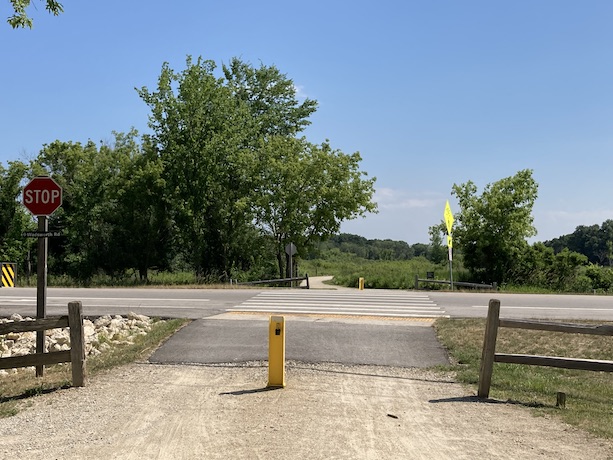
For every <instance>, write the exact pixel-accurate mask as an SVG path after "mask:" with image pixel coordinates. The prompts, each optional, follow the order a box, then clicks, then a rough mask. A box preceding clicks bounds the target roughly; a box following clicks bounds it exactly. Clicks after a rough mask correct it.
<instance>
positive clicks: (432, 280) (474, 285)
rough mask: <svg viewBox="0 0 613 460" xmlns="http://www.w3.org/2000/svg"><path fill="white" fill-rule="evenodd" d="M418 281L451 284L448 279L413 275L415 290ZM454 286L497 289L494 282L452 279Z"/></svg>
mask: <svg viewBox="0 0 613 460" xmlns="http://www.w3.org/2000/svg"><path fill="white" fill-rule="evenodd" d="M419 283H434V284H447V285H449V286H451V281H449V280H435V279H430V278H427V279H422V278H420V277H419V275H415V290H418V289H419ZM453 285H454V286H459V287H468V288H473V289H494V290H496V289H498V285H497V284H496V283H494V284H481V283H466V282H464V281H454V282H453Z"/></svg>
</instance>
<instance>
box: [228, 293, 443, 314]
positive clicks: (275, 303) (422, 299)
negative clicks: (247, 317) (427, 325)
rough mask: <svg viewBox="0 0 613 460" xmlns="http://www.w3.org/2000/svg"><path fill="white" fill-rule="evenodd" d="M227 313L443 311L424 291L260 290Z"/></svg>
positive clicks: (398, 312)
mask: <svg viewBox="0 0 613 460" xmlns="http://www.w3.org/2000/svg"><path fill="white" fill-rule="evenodd" d="M227 311H228V312H243V313H283V314H302V315H347V316H374V317H397V318H437V317H442V316H446V315H445V311H444V310H443V309H441V308H440V307H439V306H438V305H436V303H435V302H434V301H432V300H430V298H429V297H428V295H427V294H424V293H411V292H398V293H394V292H383V291H350V290H347V291H315V290H283V291H273V290H270V291H263V292H260V293H258V294H257V295H256V296H254V297H252V298H251V299H248V300H246V301H245V302H243V303H241V304H240V305H236V306H235V307H233V308H229V309H228V310H227Z"/></svg>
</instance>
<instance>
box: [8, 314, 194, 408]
mask: <svg viewBox="0 0 613 460" xmlns="http://www.w3.org/2000/svg"><path fill="white" fill-rule="evenodd" d="M187 322H188V320H185V319H172V320H168V321H156V322H154V323H153V324H152V328H151V331H150V332H148V333H147V335H142V336H137V337H135V338H134V343H133V344H129V345H121V346H113V347H112V348H111V349H109V350H107V351H105V352H104V353H102V354H100V355H98V356H95V357H91V358H88V359H87V364H86V367H87V374H86V375H87V377H93V376H95V375H96V374H98V373H100V372H102V371H105V370H108V369H111V368H113V367H116V366H121V365H123V364H127V363H131V362H134V361H138V360H143V359H146V358H147V357H148V356H149V355H150V354H151V353H152V352H153V351H154V350H155V349H156V348H158V347H159V346H160V344H161V343H163V342H164V341H165V340H166V339H167V338H168V337H170V336H171V335H172V334H174V333H175V332H176V331H177V330H178V329H180V328H181V327H183V326H184V325H185V324H187ZM71 378H72V377H71V369H70V365H69V364H64V365H61V364H60V365H53V366H46V367H45V372H44V376H43V377H40V378H37V377H35V375H34V371H33V370H28V369H19V370H18V372H17V373H15V374H9V375H8V376H5V377H0V418H2V417H11V416H13V415H15V414H17V413H18V412H19V409H20V408H21V407H22V406H23V405H24V404H25V405H27V404H28V399H30V398H32V397H33V396H37V395H40V394H44V393H50V392H53V391H58V390H61V389H63V388H68V387H70V386H71ZM86 384H87V383H86Z"/></svg>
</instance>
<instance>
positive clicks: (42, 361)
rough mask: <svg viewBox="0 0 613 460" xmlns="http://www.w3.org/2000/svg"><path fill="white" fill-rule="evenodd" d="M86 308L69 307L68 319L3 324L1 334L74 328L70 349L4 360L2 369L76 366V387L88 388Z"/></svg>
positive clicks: (80, 306) (71, 331)
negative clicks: (85, 331)
mask: <svg viewBox="0 0 613 460" xmlns="http://www.w3.org/2000/svg"><path fill="white" fill-rule="evenodd" d="M82 311H83V307H82V305H81V302H70V303H69V304H68V316H49V317H47V318H42V319H36V320H32V321H19V322H13V323H3V324H0V335H5V334H9V333H11V332H16V333H20V332H35V331H36V332H38V331H45V330H47V329H56V328H63V327H68V328H70V350H67V351H54V352H50V353H34V354H29V355H24V356H11V357H9V358H0V369H13V368H17V367H28V366H44V365H49V364H58V363H66V362H70V363H72V384H73V386H76V387H82V386H84V385H85V340H84V336H83V315H82Z"/></svg>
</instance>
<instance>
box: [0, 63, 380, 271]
mask: <svg viewBox="0 0 613 460" xmlns="http://www.w3.org/2000/svg"><path fill="white" fill-rule="evenodd" d="M220 70H221V72H218V69H217V66H216V65H215V63H214V62H212V61H206V60H203V59H202V58H199V59H198V60H197V61H193V60H192V59H191V58H190V57H188V58H187V61H186V68H185V70H183V71H181V72H175V71H173V70H172V69H170V67H169V66H168V64H164V65H163V66H162V71H161V74H160V77H159V79H158V85H157V88H156V89H154V90H150V89H148V88H146V87H143V88H140V89H139V90H138V93H139V94H140V96H141V98H142V99H143V101H144V102H145V103H146V104H147V105H148V106H149V107H150V109H151V114H150V117H149V126H150V128H151V134H148V135H144V136H139V135H138V133H137V132H136V131H134V130H132V131H130V132H128V133H114V139H113V140H112V141H111V142H107V143H100V144H96V143H94V142H93V141H88V142H87V143H85V144H81V143H79V142H71V141H59V140H58V141H54V142H52V143H50V144H47V145H45V146H43V148H42V150H41V151H40V153H39V154H38V156H37V157H36V158H35V159H34V160H33V161H32V162H31V163H30V164H28V165H26V164H24V163H22V162H18V161H15V162H10V163H9V164H8V167H6V168H5V167H2V166H1V165H0V260H5V261H13V262H19V263H23V264H24V269H25V267H26V265H27V263H28V261H32V257H31V256H28V254H29V253H31V252H32V251H31V249H32V248H33V247H35V242H34V241H33V240H30V241H27V240H25V239H24V238H23V237H22V236H21V233H22V232H23V231H25V230H32V229H33V228H34V227H35V222H34V219H33V218H32V216H30V215H29V213H28V212H27V211H26V210H25V208H24V207H23V205H21V203H20V194H21V190H22V187H23V185H24V184H25V182H26V181H27V178H29V177H33V176H36V175H41V174H44V175H50V176H52V177H53V178H54V179H55V180H56V181H57V182H58V183H59V184H60V185H61V186H62V188H63V191H64V196H63V204H62V207H61V208H60V209H59V210H58V211H56V213H54V214H53V215H52V216H51V218H50V223H49V227H50V229H53V230H59V231H61V232H62V233H63V236H61V237H58V238H52V239H50V244H49V272H50V273H52V274H67V275H69V276H71V277H72V278H74V279H76V280H80V281H83V282H87V280H89V279H91V278H92V277H93V276H95V275H98V274H105V275H110V276H114V277H122V276H125V274H126V273H127V272H137V273H138V274H139V275H140V278H141V279H142V280H144V281H146V280H147V277H148V271H149V270H151V269H157V270H170V271H175V270H189V271H193V272H194V273H196V274H197V275H198V277H199V278H201V279H203V280H211V281H224V280H227V279H229V278H234V279H236V278H260V277H276V276H279V277H283V276H285V275H286V273H287V272H286V270H287V262H286V254H285V251H284V247H285V246H286V245H287V244H288V243H289V242H293V243H294V244H295V245H296V246H297V247H298V248H299V251H300V253H299V254H305V253H306V252H307V251H308V249H309V248H310V247H312V246H313V245H315V244H316V243H317V242H319V241H322V240H325V239H326V238H327V237H329V236H330V235H333V234H336V233H337V232H338V230H339V228H340V224H341V222H342V221H344V220H346V219H351V218H354V217H357V216H361V215H364V214H365V213H367V212H376V204H375V203H374V202H373V201H372V196H373V193H374V181H375V179H374V178H368V177H367V175H366V173H365V172H363V171H361V170H360V161H361V157H360V155H359V153H357V152H356V153H353V154H345V153H343V152H341V151H340V150H337V149H333V148H332V147H331V146H330V144H329V143H328V141H326V142H324V143H321V144H314V143H311V142H309V141H308V140H307V139H306V138H304V137H299V136H298V135H299V133H300V132H301V131H302V130H303V129H304V128H305V127H306V126H307V125H308V124H309V123H310V121H309V116H310V115H311V114H312V113H313V112H314V111H315V110H316V107H317V104H316V102H315V101H313V100H311V99H308V98H307V99H304V100H302V101H298V99H297V97H296V90H295V87H294V85H293V82H292V80H290V79H289V78H288V77H287V76H286V75H284V74H282V73H281V72H280V71H279V70H278V69H277V68H276V67H274V66H265V65H263V64H262V65H260V66H259V67H253V66H252V65H250V64H248V63H244V62H242V61H240V60H239V59H232V60H231V61H230V62H229V63H228V64H227V65H224V66H222V68H221V69H220Z"/></svg>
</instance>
